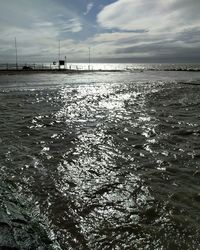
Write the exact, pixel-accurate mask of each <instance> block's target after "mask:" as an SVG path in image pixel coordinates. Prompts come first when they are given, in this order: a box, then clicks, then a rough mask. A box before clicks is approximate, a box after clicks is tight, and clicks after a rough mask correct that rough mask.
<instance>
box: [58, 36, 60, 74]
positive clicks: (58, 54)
mask: <svg viewBox="0 0 200 250" xmlns="http://www.w3.org/2000/svg"><path fill="white" fill-rule="evenodd" d="M58 67H59V69H60V40H59V43H58Z"/></svg>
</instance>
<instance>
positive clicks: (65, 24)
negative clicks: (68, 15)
mask: <svg viewBox="0 0 200 250" xmlns="http://www.w3.org/2000/svg"><path fill="white" fill-rule="evenodd" d="M58 26H59V27H60V29H61V30H62V31H65V32H73V33H76V32H80V31H81V30H82V24H81V22H80V19H79V18H72V19H69V20H66V21H62V22H60V23H58Z"/></svg>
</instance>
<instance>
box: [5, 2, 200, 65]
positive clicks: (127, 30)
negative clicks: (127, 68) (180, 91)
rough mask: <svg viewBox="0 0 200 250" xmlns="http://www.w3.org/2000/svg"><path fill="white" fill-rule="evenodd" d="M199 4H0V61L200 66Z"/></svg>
mask: <svg viewBox="0 0 200 250" xmlns="http://www.w3.org/2000/svg"><path fill="white" fill-rule="evenodd" d="M199 13H200V0H0V62H1V63H2V62H4V63H6V62H15V43H14V40H15V37H16V40H17V50H18V60H19V61H20V62H52V61H55V60H58V51H59V49H58V48H59V40H60V51H61V58H63V59H64V57H65V56H66V57H67V60H68V61H69V62H87V61H88V55H89V53H88V52H89V48H90V51H91V61H92V62H116V63H121V62H136V63H137V62H143V63H144V62H147V63H148V62H155V63H157V62H200V14H199Z"/></svg>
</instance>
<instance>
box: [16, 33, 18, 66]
mask: <svg viewBox="0 0 200 250" xmlns="http://www.w3.org/2000/svg"><path fill="white" fill-rule="evenodd" d="M15 56H16V69H18V55H17V39H16V37H15Z"/></svg>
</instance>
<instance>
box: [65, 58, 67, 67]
mask: <svg viewBox="0 0 200 250" xmlns="http://www.w3.org/2000/svg"><path fill="white" fill-rule="evenodd" d="M65 66H66V67H65V69H67V57H66V56H65Z"/></svg>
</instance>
